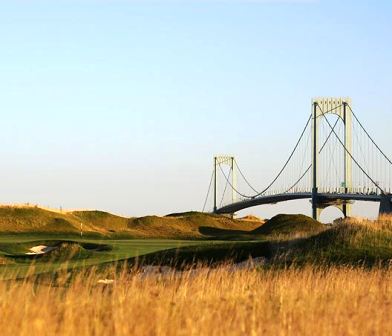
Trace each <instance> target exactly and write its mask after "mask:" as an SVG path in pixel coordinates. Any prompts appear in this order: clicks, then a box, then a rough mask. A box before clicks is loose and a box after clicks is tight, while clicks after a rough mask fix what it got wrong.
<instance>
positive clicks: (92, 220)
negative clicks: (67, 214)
mask: <svg viewBox="0 0 392 336" xmlns="http://www.w3.org/2000/svg"><path fill="white" fill-rule="evenodd" d="M71 215H73V216H75V217H76V218H77V219H78V220H79V221H80V222H82V223H83V225H85V224H87V225H89V226H91V227H93V228H95V229H96V230H97V231H102V230H103V231H108V232H117V231H124V230H127V227H128V222H129V219H128V218H125V217H120V216H116V215H113V214H111V213H108V212H104V211H98V210H93V211H74V212H71Z"/></svg>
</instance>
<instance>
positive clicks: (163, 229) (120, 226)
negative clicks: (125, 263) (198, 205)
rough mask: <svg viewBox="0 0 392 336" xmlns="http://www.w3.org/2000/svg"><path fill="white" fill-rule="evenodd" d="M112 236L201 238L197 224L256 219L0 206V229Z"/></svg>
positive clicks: (224, 225)
mask: <svg viewBox="0 0 392 336" xmlns="http://www.w3.org/2000/svg"><path fill="white" fill-rule="evenodd" d="M81 224H83V232H84V234H85V235H87V236H90V237H91V236H93V235H94V236H101V237H112V238H173V239H183V238H192V239H194V238H203V237H205V236H204V235H203V234H201V233H200V230H199V228H200V227H211V228H216V229H226V230H245V231H250V230H253V229H255V228H256V227H258V226H259V225H260V222H259V221H251V220H247V221H243V220H236V219H231V218H228V217H224V216H218V215H210V214H204V213H200V212H187V213H178V214H172V215H168V216H165V217H158V216H146V217H140V218H126V217H121V216H116V215H113V214H110V213H107V212H103V211H74V212H65V213H59V212H54V211H49V210H44V209H41V208H38V207H11V206H5V207H0V232H7V233H29V234H31V233H34V234H41V233H46V234H51V233H56V234H58V233H64V234H79V232H80V229H81Z"/></svg>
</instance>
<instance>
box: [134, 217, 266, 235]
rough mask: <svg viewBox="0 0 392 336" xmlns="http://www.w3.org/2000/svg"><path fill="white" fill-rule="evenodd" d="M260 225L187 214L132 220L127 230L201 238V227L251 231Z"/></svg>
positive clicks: (146, 233) (145, 233)
mask: <svg viewBox="0 0 392 336" xmlns="http://www.w3.org/2000/svg"><path fill="white" fill-rule="evenodd" d="M258 225H260V223H257V222H256V223H255V222H243V221H239V220H235V219H231V218H228V217H224V216H217V215H210V214H204V213H200V212H187V213H183V214H172V215H168V216H166V217H157V216H147V217H141V218H133V219H131V220H130V221H129V224H128V228H129V230H130V231H131V232H134V233H135V234H139V235H144V236H153V237H170V238H201V237H203V234H202V233H200V228H201V227H210V228H215V229H226V230H252V229H254V228H255V227H257V226H258Z"/></svg>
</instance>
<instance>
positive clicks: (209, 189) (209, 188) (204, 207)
mask: <svg viewBox="0 0 392 336" xmlns="http://www.w3.org/2000/svg"><path fill="white" fill-rule="evenodd" d="M213 179H214V170H213V171H212V174H211V179H210V184H209V186H208V191H207V196H206V199H205V201H204V205H203V210H202V211H201V212H204V210H205V209H206V205H207V202H208V196H210V191H211V186H212V180H213Z"/></svg>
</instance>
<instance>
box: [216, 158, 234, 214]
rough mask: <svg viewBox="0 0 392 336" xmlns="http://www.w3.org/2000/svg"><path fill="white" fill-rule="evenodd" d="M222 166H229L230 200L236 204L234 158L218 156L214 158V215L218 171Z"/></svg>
mask: <svg viewBox="0 0 392 336" xmlns="http://www.w3.org/2000/svg"><path fill="white" fill-rule="evenodd" d="M222 165H226V166H229V169H230V173H229V178H230V176H231V182H230V183H231V188H230V189H231V200H232V202H233V203H234V202H236V200H237V193H236V191H235V190H236V189H237V174H236V169H235V158H234V156H229V155H218V156H215V157H214V213H216V210H217V209H218V205H219V204H218V188H219V185H218V184H219V178H218V176H219V174H218V173H219V171H218V169H219V170H220V169H222ZM227 182H228V181H227Z"/></svg>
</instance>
